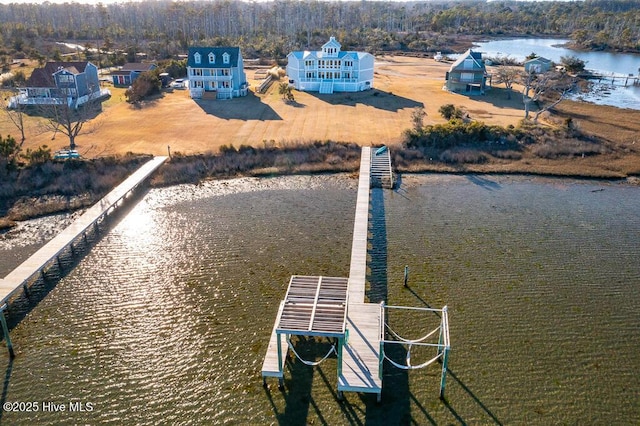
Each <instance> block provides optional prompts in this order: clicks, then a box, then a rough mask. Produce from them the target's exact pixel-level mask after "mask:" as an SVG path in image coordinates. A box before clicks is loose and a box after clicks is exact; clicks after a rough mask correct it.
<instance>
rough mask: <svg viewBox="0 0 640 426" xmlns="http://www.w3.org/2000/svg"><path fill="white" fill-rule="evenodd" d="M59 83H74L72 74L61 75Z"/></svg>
mask: <svg viewBox="0 0 640 426" xmlns="http://www.w3.org/2000/svg"><path fill="white" fill-rule="evenodd" d="M58 81H59V82H60V83H73V76H72V75H71V74H59V75H58Z"/></svg>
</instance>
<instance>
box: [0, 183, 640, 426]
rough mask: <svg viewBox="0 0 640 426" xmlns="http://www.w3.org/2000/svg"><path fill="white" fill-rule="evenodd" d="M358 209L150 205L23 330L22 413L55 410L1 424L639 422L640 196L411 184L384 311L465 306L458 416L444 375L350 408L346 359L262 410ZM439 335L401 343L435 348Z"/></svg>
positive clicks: (230, 190) (375, 286) (318, 203)
mask: <svg viewBox="0 0 640 426" xmlns="http://www.w3.org/2000/svg"><path fill="white" fill-rule="evenodd" d="M355 197H356V181H355V180H352V179H349V178H347V177H344V176H330V177H283V178H277V179H271V180H249V179H243V180H234V181H229V182H216V183H211V184H207V185H205V186H202V187H191V186H190V187H174V188H166V189H161V190H153V191H151V192H150V193H149V194H147V195H146V196H145V197H144V199H143V200H142V201H141V202H140V203H139V204H138V205H136V206H135V207H134V208H132V210H131V211H130V213H129V214H128V215H126V216H125V217H123V218H122V219H121V220H120V221H119V222H117V223H115V224H113V226H112V229H111V230H110V231H109V232H108V233H107V234H105V235H104V236H103V237H102V239H101V240H99V241H98V242H97V243H96V245H95V247H94V248H93V249H92V250H91V252H90V253H88V254H87V255H86V256H85V257H84V258H83V259H82V260H81V261H80V263H79V264H78V265H77V267H75V268H74V269H73V270H72V271H71V272H70V273H69V274H68V275H67V276H66V277H64V278H63V279H62V280H61V281H60V282H59V283H58V284H57V286H56V287H55V288H54V289H53V290H52V291H51V292H50V293H49V294H48V296H47V297H46V298H45V299H44V300H43V301H42V302H40V304H39V305H38V306H37V307H36V308H35V309H34V310H33V311H31V313H30V314H29V315H28V316H27V317H26V318H25V319H24V320H23V321H22V322H21V323H20V324H19V326H18V327H17V328H15V329H14V330H13V331H12V338H13V341H14V345H15V347H16V348H17V350H18V356H17V357H16V359H15V360H14V361H13V362H12V363H9V362H8V358H7V357H6V354H5V355H4V358H3V359H5V361H2V363H3V364H2V367H4V369H2V370H0V374H1V373H2V372H3V371H4V372H5V375H4V377H5V383H4V389H3V394H2V398H3V402H28V401H35V402H39V406H40V409H39V410H38V411H37V412H30V413H29V412H27V413H25V412H21V413H18V412H6V411H5V412H3V414H2V419H1V421H2V423H3V424H51V425H54V424H96V423H101V424H102V423H104V424H148V425H156V424H287V425H289V424H294V425H295V424H307V423H309V424H330V425H335V424H411V423H413V424H456V423H467V424H492V423H494V424H495V423H497V424H567V423H570V424H638V423H639V422H640V379H639V377H640V376H639V375H638V371H640V355H638V348H640V291H639V290H640V262H638V254H640V240H639V239H638V235H639V231H640V188H638V187H633V186H630V185H619V184H607V183H600V182H576V181H568V180H546V179H537V178H536V179H529V178H526V177H494V176H488V177H474V176H467V177H465V176H409V177H404V180H403V183H402V186H401V188H400V189H399V190H398V191H396V192H393V193H392V192H389V191H385V192H382V191H378V190H376V191H373V193H372V212H374V215H373V217H372V228H371V252H370V255H371V260H372V263H371V266H372V268H371V281H372V285H371V288H370V290H369V292H368V294H369V297H370V299H371V300H372V301H379V300H383V299H386V300H387V301H388V302H389V303H390V304H398V305H409V306H431V307H437V308H440V307H442V306H443V305H445V304H447V305H448V306H449V312H450V313H449V318H450V323H451V340H452V352H451V356H450V372H449V375H448V381H447V389H446V395H447V401H446V402H442V401H440V400H439V399H438V386H439V378H440V377H439V370H438V366H437V365H434V366H432V367H431V368H427V369H425V370H419V371H412V372H410V373H409V374H406V373H405V372H403V371H399V370H395V369H393V368H392V367H390V366H386V367H385V377H384V389H383V395H382V398H383V401H382V404H380V405H377V404H376V403H375V397H372V396H370V395H366V396H363V395H358V394H346V396H347V398H346V401H345V402H339V401H337V400H336V395H335V390H336V360H335V359H329V360H328V361H326V362H325V363H323V364H321V365H320V366H319V367H316V368H310V367H307V366H304V365H302V364H301V363H299V362H293V363H291V364H290V365H289V367H288V370H287V373H286V375H285V378H286V386H285V390H284V391H282V392H281V391H279V390H278V389H277V386H276V384H275V382H274V383H272V382H270V386H269V390H268V391H267V390H265V389H263V387H262V381H261V378H260V368H261V365H262V359H263V357H264V352H265V350H266V346H267V343H268V340H269V334H270V331H271V328H272V327H273V322H274V320H275V314H276V311H277V305H278V303H279V301H280V300H281V299H282V298H283V297H284V293H285V290H286V286H287V283H288V279H289V276H290V275H292V274H308V275H333V276H346V275H347V274H348V270H349V255H350V250H351V232H352V227H353V223H352V221H353V216H354V213H355ZM382 214H383V215H384V216H381V215H382ZM381 217H384V218H385V220H381V219H380V218H381ZM4 253H10V251H4V252H3V254H4ZM3 257H4V258H5V259H7V258H8V257H7V256H3ZM5 264H11V261H6V260H5ZM405 265H408V266H409V268H410V277H409V289H405V288H403V286H402V278H403V277H402V275H403V269H404V266H405ZM429 321H433V319H432V318H431V319H430V318H409V319H404V318H401V317H398V318H396V319H395V323H394V326H397V328H399V329H400V331H402V332H403V333H404V334H406V335H410V336H411V335H412V336H413V337H417V336H419V335H421V334H423V331H424V330H425V324H426V323H429ZM430 325H431V324H427V326H430ZM319 355H323V354H319ZM415 356H416V358H420V357H424V358H425V359H426V358H427V357H428V354H421V353H416V355H415ZM415 361H416V363H417V362H419V361H420V360H419V359H416V360H415ZM2 367H0V368H2ZM71 401H73V402H83V403H85V404H86V403H91V404H92V411H85V412H77V411H76V412H70V411H69V405H68V403H69V402H71ZM44 402H54V403H56V404H65V405H66V408H67V411H65V412H52V411H44V410H43V407H44V405H43V403H44ZM49 407H50V406H49Z"/></svg>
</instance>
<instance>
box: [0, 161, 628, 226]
mask: <svg viewBox="0 0 640 426" xmlns="http://www.w3.org/2000/svg"><path fill="white" fill-rule="evenodd" d="M309 165H310V164H301V165H300V167H299V168H296V169H291V170H285V169H279V170H277V169H275V168H270V169H269V170H266V169H256V170H253V171H249V172H247V173H239V174H235V175H220V176H209V177H206V178H203V179H201V180H199V181H195V182H194V181H191V180H188V179H186V180H184V181H172V182H171V183H164V182H158V181H155V183H154V179H157V176H156V177H153V176H152V177H151V181H150V184H149V186H150V187H151V188H166V187H173V186H179V185H202V184H205V183H206V182H210V181H217V182H223V181H226V180H232V179H242V178H257V179H270V178H278V177H285V176H325V175H340V174H345V175H348V176H350V177H354V178H355V177H356V175H357V172H358V167H357V164H354V167H353V168H349V167H336V168H334V169H330V168H326V167H325V168H323V169H322V170H312V168H310V167H305V166H309ZM484 166H485V167H482V166H480V167H457V168H456V167H450V166H442V165H434V166H433V167H429V166H428V165H426V166H425V165H423V167H417V168H402V169H396V170H395V171H394V174H396V175H397V176H400V180H402V177H403V176H407V177H410V176H421V175H455V176H464V175H480V176H512V177H534V178H549V179H567V180H575V181H595V182H609V183H617V184H624V185H632V186H640V174H630V175H627V176H621V175H619V174H608V173H606V172H605V173H602V174H586V173H583V174H569V173H551V172H544V171H535V170H518V169H511V170H498V169H491V168H489V167H487V166H488V165H484ZM160 172H162V170H160ZM47 198H52V197H49V196H43V197H30V199H29V201H31V202H34V203H35V202H38V201H43V200H45V199H47ZM100 198H101V197H96V198H94V199H93V200H92V201H93V202H89V201H90V200H89V199H88V198H87V194H81V195H77V196H72V197H71V203H69V204H66V205H65V206H62V205H60V208H59V209H55V208H52V206H51V205H50V204H46V203H44V202H40V204H41V206H42V207H41V210H33V211H32V212H31V214H27V215H24V216H23V217H21V218H20V219H16V220H13V219H9V218H7V217H6V216H4V217H0V238H4V237H5V235H8V234H9V233H10V232H11V231H12V230H14V229H15V228H16V227H17V226H19V225H20V224H22V223H25V222H28V221H30V220H34V219H40V218H46V217H48V216H57V215H72V216H77V214H79V212H81V211H82V210H83V209H85V208H87V207H90V206H91V205H93V204H95V203H96V202H99V200H100ZM76 200H77V202H76ZM58 205H59V204H58ZM10 238H13V237H10Z"/></svg>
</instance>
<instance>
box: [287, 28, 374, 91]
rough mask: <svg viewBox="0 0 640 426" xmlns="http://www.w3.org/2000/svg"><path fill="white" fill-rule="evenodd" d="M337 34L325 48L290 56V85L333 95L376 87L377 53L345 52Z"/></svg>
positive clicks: (288, 71) (288, 72)
mask: <svg viewBox="0 0 640 426" xmlns="http://www.w3.org/2000/svg"><path fill="white" fill-rule="evenodd" d="M341 48H342V46H341V45H340V43H338V41H336V39H335V37H331V38H330V39H329V41H328V42H326V43H325V44H324V45H323V46H322V48H321V50H316V51H309V50H305V51H294V52H291V53H289V55H287V61H288V62H287V76H288V77H289V84H291V85H293V87H295V88H296V89H297V90H302V91H309V92H319V93H323V94H329V93H333V92H359V91H363V90H367V89H371V88H372V87H373V55H371V54H370V53H365V52H356V51H343V50H341Z"/></svg>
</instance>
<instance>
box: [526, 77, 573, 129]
mask: <svg viewBox="0 0 640 426" xmlns="http://www.w3.org/2000/svg"><path fill="white" fill-rule="evenodd" d="M522 85H523V86H524V91H523V93H522V100H523V102H524V118H525V119H528V118H529V111H530V109H531V103H532V102H535V103H538V104H539V105H540V104H543V103H544V102H545V101H546V102H549V103H547V104H546V105H544V106H542V107H540V108H539V109H538V111H536V114H535V116H534V118H533V121H537V120H538V117H540V114H542V113H543V112H545V111H548V110H550V109H551V108H553V107H555V106H556V105H558V104H559V103H560V102H562V101H563V100H564V99H566V96H567V95H568V94H569V92H570V91H571V90H572V89H573V87H574V86H575V79H574V78H571V77H570V76H567V75H566V74H563V73H560V72H557V71H548V72H545V73H541V74H538V73H536V72H534V71H531V72H528V73H525V74H524V75H523V81H522Z"/></svg>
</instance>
